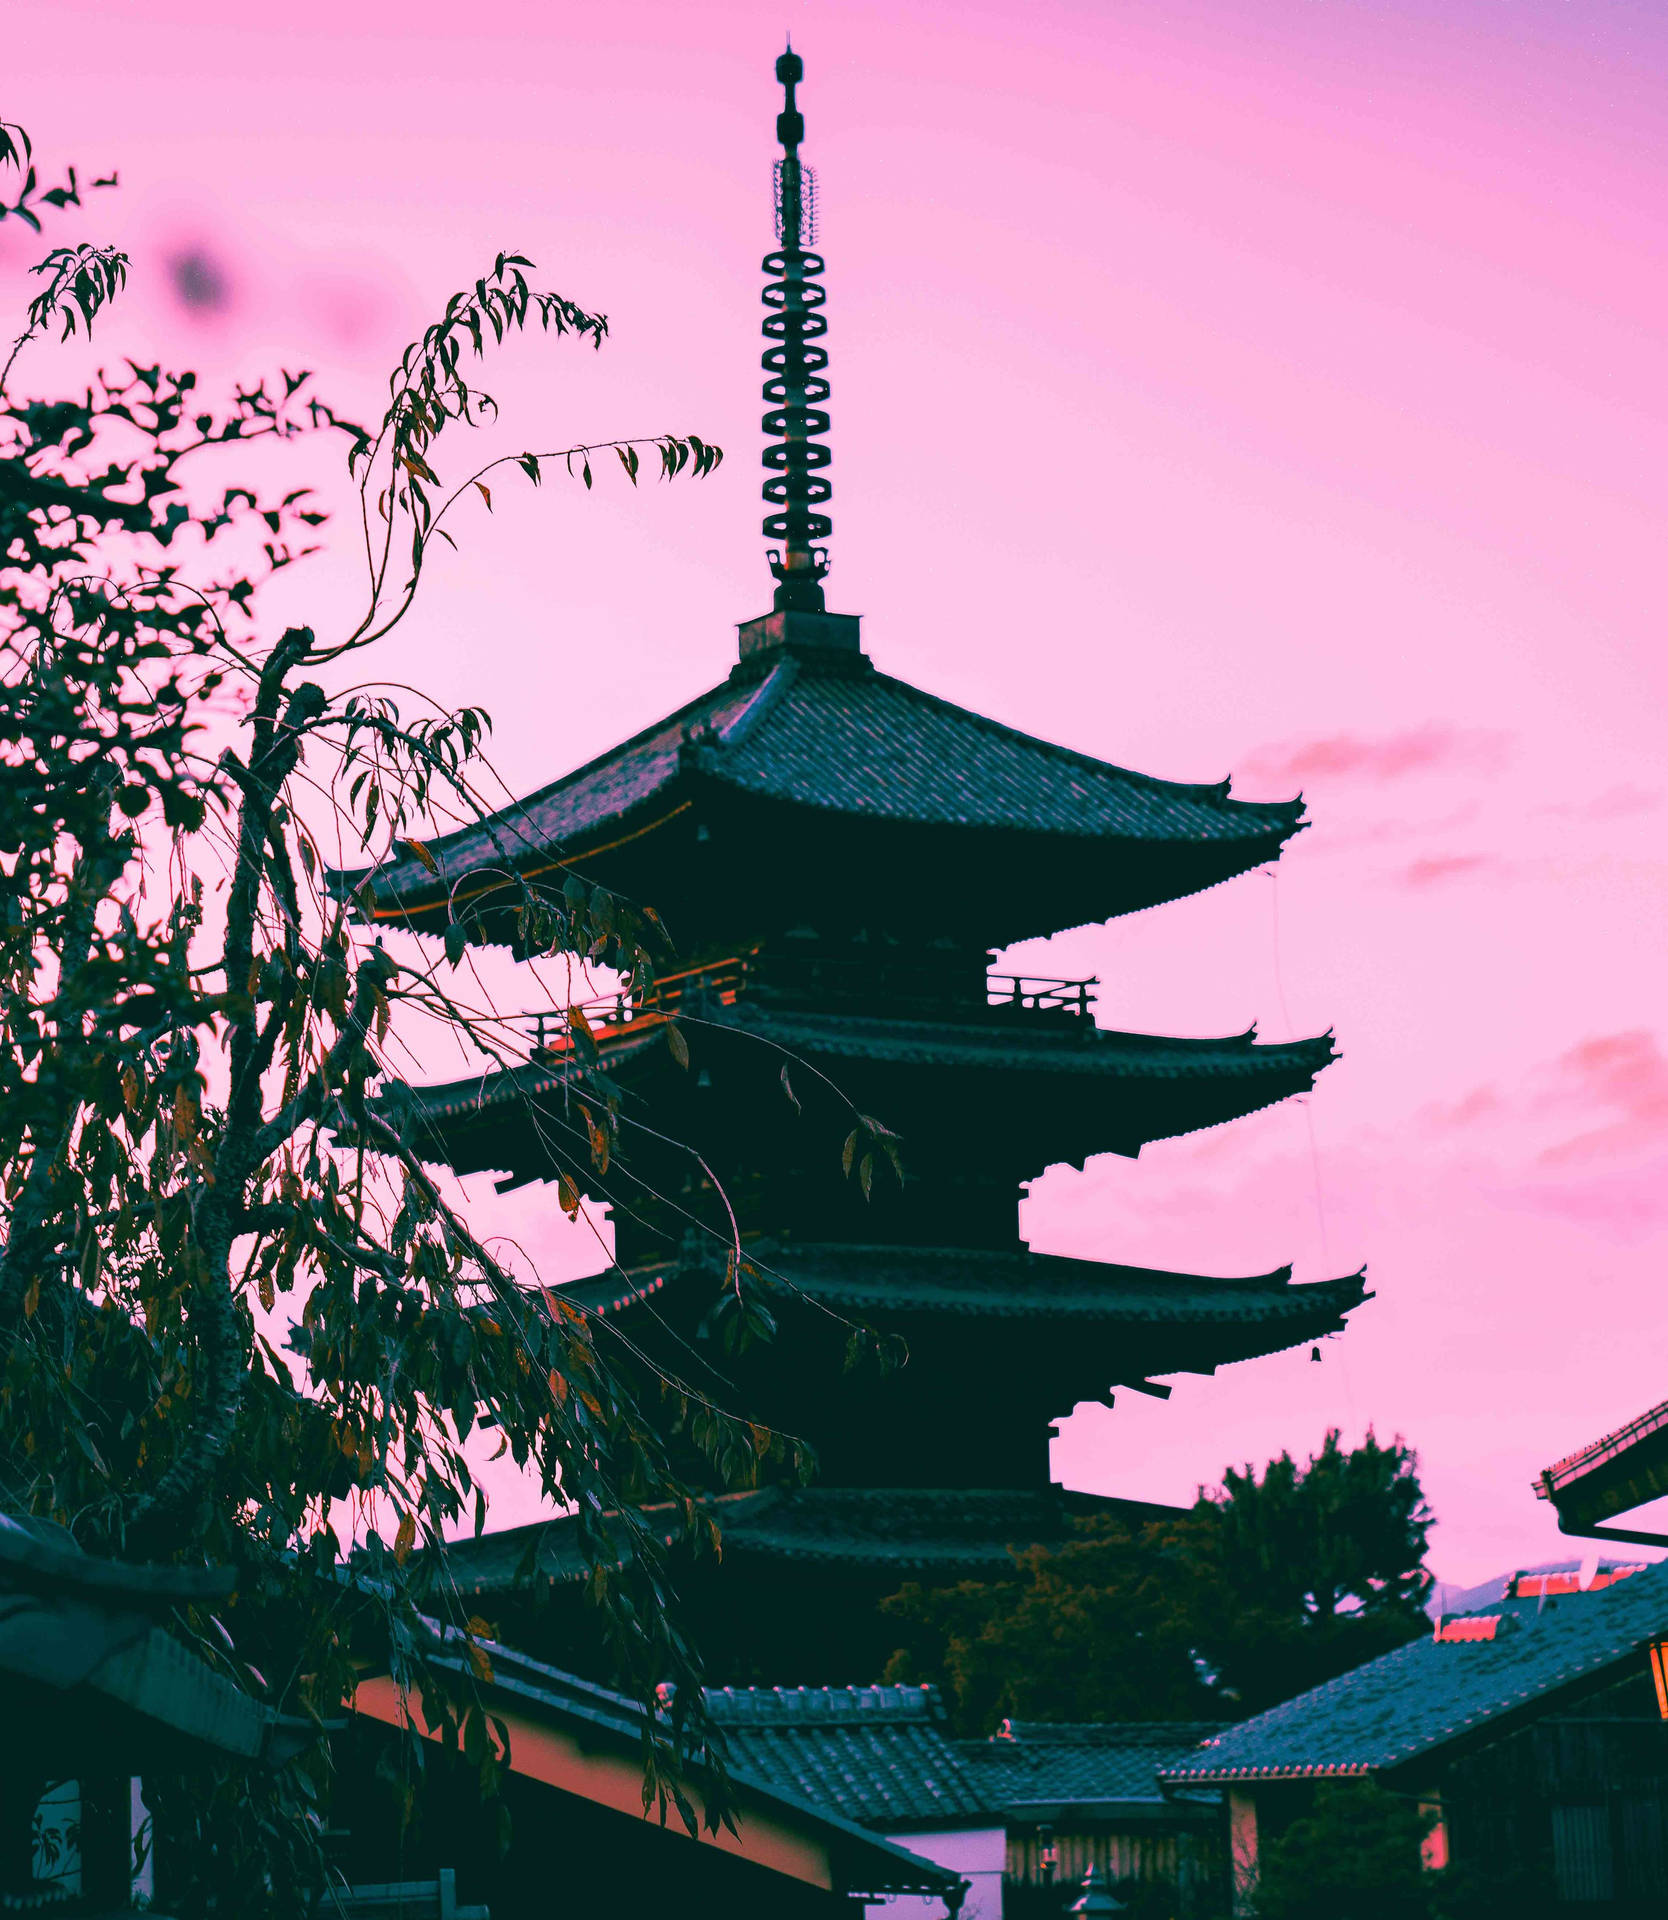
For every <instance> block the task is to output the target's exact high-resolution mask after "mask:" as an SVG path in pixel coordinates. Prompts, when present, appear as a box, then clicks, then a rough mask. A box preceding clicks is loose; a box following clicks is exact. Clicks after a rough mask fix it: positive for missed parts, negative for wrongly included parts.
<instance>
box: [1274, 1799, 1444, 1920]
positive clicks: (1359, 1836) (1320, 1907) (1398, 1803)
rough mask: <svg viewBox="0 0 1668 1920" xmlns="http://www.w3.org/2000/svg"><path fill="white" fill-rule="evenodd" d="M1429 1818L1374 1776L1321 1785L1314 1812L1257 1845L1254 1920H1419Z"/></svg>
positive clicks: (1424, 1900)
mask: <svg viewBox="0 0 1668 1920" xmlns="http://www.w3.org/2000/svg"><path fill="white" fill-rule="evenodd" d="M1430 1819H1431V1816H1430V1815H1428V1814H1424V1813H1421V1812H1420V1810H1419V1808H1418V1806H1417V1805H1416V1804H1415V1803H1414V1802H1413V1801H1412V1800H1409V1799H1407V1798H1406V1797H1405V1796H1403V1795H1400V1794H1393V1793H1389V1792H1387V1791H1386V1790H1385V1789H1384V1788H1383V1787H1381V1786H1379V1785H1378V1784H1377V1783H1376V1782H1374V1781H1371V1780H1339V1781H1326V1782H1323V1783H1322V1784H1321V1785H1320V1786H1319V1787H1318V1788H1317V1789H1316V1792H1315V1804H1314V1808H1313V1811H1312V1812H1310V1813H1308V1814H1305V1815H1303V1816H1302V1817H1301V1818H1300V1819H1297V1820H1294V1821H1293V1822H1292V1823H1291V1825H1290V1826H1289V1827H1287V1828H1286V1830H1285V1831H1284V1832H1283V1833H1281V1834H1279V1835H1277V1836H1275V1837H1274V1838H1272V1839H1270V1840H1269V1841H1268V1842H1267V1844H1266V1845H1264V1846H1263V1848H1262V1849H1261V1857H1260V1860H1259V1863H1258V1864H1259V1871H1258V1875H1257V1894H1256V1911H1257V1920H1424V1916H1426V1915H1428V1914H1429V1913H1430V1912H1431V1892H1432V1887H1433V1878H1434V1877H1433V1876H1432V1875H1430V1874H1428V1873H1427V1872H1426V1871H1425V1869H1424V1867H1423V1866H1422V1865H1421V1863H1420V1859H1419V1847H1420V1843H1421V1842H1422V1841H1423V1839H1424V1837H1425V1834H1426V1832H1427V1831H1428V1829H1429V1826H1430Z"/></svg>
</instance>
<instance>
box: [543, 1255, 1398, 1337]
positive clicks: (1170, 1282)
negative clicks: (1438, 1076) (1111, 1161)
mask: <svg viewBox="0 0 1668 1920" xmlns="http://www.w3.org/2000/svg"><path fill="white" fill-rule="evenodd" d="M849 1251H850V1254H851V1256H852V1258H853V1264H854V1265H856V1264H857V1263H858V1262H859V1261H860V1260H861V1259H862V1258H863V1256H865V1255H866V1254H873V1255H875V1256H881V1255H885V1256H887V1257H889V1259H890V1260H891V1262H893V1263H895V1264H896V1263H901V1262H903V1261H907V1260H908V1259H909V1258H910V1257H911V1256H912V1255H913V1256H914V1257H915V1259H916V1261H917V1275H916V1277H915V1278H914V1279H913V1281H906V1282H903V1283H898V1282H888V1281H887V1280H885V1279H884V1278H881V1277H879V1276H877V1277H876V1278H875V1279H873V1280H872V1281H870V1282H869V1283H868V1284H864V1283H863V1281H862V1280H861V1279H860V1278H856V1279H851V1278H843V1277H841V1278H831V1277H829V1276H828V1275H827V1274H826V1273H819V1272H818V1271H817V1270H816V1268H815V1266H814V1265H811V1264H808V1263H806V1262H804V1261H803V1260H796V1259H792V1258H789V1259H785V1260H784V1259H782V1257H781V1256H780V1255H776V1256H774V1260H773V1259H772V1258H771V1257H769V1256H766V1255H763V1254H755V1255H754V1256H753V1259H752V1262H751V1264H752V1266H753V1269H754V1271H755V1273H756V1274H757V1275H758V1278H759V1280H760V1282H761V1284H762V1285H763V1286H764V1287H765V1289H766V1290H767V1291H770V1290H772V1289H773V1288H774V1287H776V1286H778V1285H779V1286H781V1287H782V1288H783V1289H784V1290H785V1292H786V1293H788V1294H789V1295H790V1296H791V1295H803V1296H805V1297H806V1298H808V1299H810V1300H812V1301H814V1302H816V1303H817V1304H818V1305H821V1306H826V1307H831V1308H835V1309H839V1310H843V1311H848V1312H856V1313H886V1314H888V1315H893V1316H902V1315H915V1314H919V1315H924V1316H929V1317H939V1316H945V1317H949V1318H953V1319H983V1320H1000V1321H1047V1322H1057V1321H1070V1322H1072V1323H1073V1324H1075V1325H1080V1326H1081V1325H1102V1326H1117V1327H1126V1326H1174V1325H1177V1324H1187V1325H1191V1326H1197V1327H1200V1328H1203V1329H1207V1330H1220V1331H1224V1332H1227V1331H1232V1330H1234V1329H1236V1328H1244V1329H1250V1328H1253V1327H1255V1328H1262V1329H1266V1330H1267V1331H1268V1332H1270V1333H1274V1334H1276V1335H1277V1336H1278V1337H1277V1339H1276V1342H1275V1344H1274V1345H1272V1346H1268V1345H1257V1346H1255V1347H1253V1348H1251V1349H1250V1350H1249V1351H1248V1352H1247V1355H1246V1357H1247V1358H1250V1357H1252V1356H1253V1355H1254V1354H1256V1353H1267V1352H1274V1351H1278V1350H1279V1348H1280V1347H1283V1346H1287V1345H1290V1344H1294V1343H1296V1342H1298V1341H1301V1340H1306V1339H1313V1338H1317V1337H1319V1336H1321V1335H1323V1334H1326V1333H1331V1332H1336V1331H1337V1330H1338V1329H1339V1328H1341V1327H1342V1325H1343V1323H1344V1319H1345V1316H1346V1315H1348V1314H1350V1313H1352V1312H1354V1310H1355V1309H1356V1308H1357V1307H1359V1306H1361V1305H1363V1304H1364V1303H1365V1302H1366V1301H1367V1300H1370V1299H1371V1298H1372V1295H1371V1294H1370V1293H1369V1292H1368V1291H1367V1280H1366V1272H1365V1269H1363V1270H1362V1271H1361V1272H1360V1273H1355V1274H1349V1275H1345V1276H1343V1277H1342V1278H1339V1279H1336V1280H1317V1281H1310V1282H1307V1283H1305V1284H1303V1285H1293V1284H1291V1280H1290V1269H1289V1268H1288V1269H1282V1270H1281V1271H1280V1272H1278V1273H1274V1274H1268V1275H1263V1276H1258V1277H1257V1278H1254V1279H1246V1280H1238V1279H1234V1280H1225V1279H1215V1278H1210V1277H1207V1276H1202V1275H1195V1274H1180V1273H1157V1272H1153V1271H1150V1270H1147V1269H1140V1268H1129V1267H1118V1266H1112V1265H1107V1266H1106V1267H1104V1269H1103V1275H1104V1278H1103V1280H1102V1284H1101V1287H1100V1289H1099V1290H1098V1291H1096V1290H1094V1282H1093V1277H1092V1276H1088V1277H1087V1278H1088V1284H1087V1285H1085V1278H1086V1276H1085V1274H1084V1272H1083V1270H1084V1269H1085V1268H1087V1267H1088V1266H1089V1265H1090V1263H1088V1262H1080V1261H1070V1262H1068V1261H1059V1262H1055V1263H1052V1264H1053V1265H1055V1266H1056V1267H1059V1268H1066V1267H1069V1268H1071V1269H1073V1270H1074V1271H1073V1273H1072V1275H1071V1283H1072V1284H1074V1285H1075V1287H1076V1289H1077V1290H1076V1291H1075V1292H1072V1291H1067V1290H1066V1286H1065V1285H1063V1284H1059V1283H1058V1282H1056V1284H1053V1285H1051V1284H1050V1283H1051V1280H1054V1279H1055V1276H1054V1275H1053V1274H1051V1273H1050V1265H1051V1263H1050V1261H1049V1260H1048V1258H1047V1257H1046V1256H1040V1257H1037V1258H1036V1259H1035V1262H1034V1268H1035V1271H1034V1273H1032V1274H1028V1275H1027V1278H1028V1279H1029V1280H1030V1282H1031V1283H1030V1284H1029V1285H1028V1286H1024V1287H1020V1286H1012V1287H1005V1288H1004V1287H991V1286H986V1287H983V1288H980V1287H972V1286H966V1285H963V1286H958V1285H957V1284H956V1283H955V1281H954V1279H953V1278H952V1279H946V1280H943V1281H935V1280H934V1279H933V1278H932V1277H931V1276H930V1275H929V1276H922V1275H921V1274H920V1272H919V1268H920V1267H921V1266H924V1265H925V1264H926V1262H925V1261H924V1260H922V1259H921V1258H920V1256H921V1253H922V1252H923V1251H924V1250H921V1249H884V1250H883V1249H872V1250H871V1249H866V1248H862V1247H853V1248H851V1249H850V1250H849ZM930 1257H931V1259H932V1260H933V1261H935V1262H937V1263H941V1264H942V1265H943V1266H945V1267H946V1268H948V1269H950V1270H952V1272H954V1271H955V1270H956V1269H957V1268H961V1269H963V1270H966V1269H969V1268H971V1269H975V1270H976V1269H977V1268H978V1266H980V1265H981V1264H983V1258H982V1256H981V1255H979V1254H977V1253H973V1254H966V1255H962V1254H959V1253H956V1252H953V1251H948V1250H942V1251H941V1250H932V1251H931V1255H930ZM777 1263H779V1265H778V1264H777ZM720 1278H721V1276H720V1275H719V1273H718V1271H717V1270H716V1269H714V1268H709V1267H705V1266H694V1267H669V1268H668V1267H657V1268H655V1269H653V1270H641V1271H638V1272H635V1273H611V1274H608V1273H605V1274H598V1275H596V1276H594V1277H593V1278H590V1279H587V1280H573V1281H569V1282H567V1283H566V1285H564V1286H563V1287H562V1289H561V1291H562V1293H563V1295H564V1296H565V1297H567V1298H569V1299H571V1300H573V1301H575V1302H576V1304H578V1305H580V1306H583V1307H584V1308H586V1309H587V1310H588V1311H589V1312H591V1313H594V1314H596V1315H597V1316H598V1317H599V1318H602V1319H615V1320H617V1319H621V1318H623V1317H625V1316H627V1315H629V1314H631V1313H632V1312H634V1311H635V1310H637V1309H639V1308H642V1307H645V1306H648V1305H649V1304H650V1303H651V1302H653V1303H654V1304H655V1307H656V1310H658V1309H659V1308H660V1307H662V1306H665V1305H667V1304H668V1303H669V1302H670V1301H672V1300H674V1299H675V1298H676V1297H677V1296H678V1295H680V1294H684V1293H691V1292H692V1293H694V1294H695V1295H696V1296H697V1297H698V1298H701V1299H704V1298H705V1297H707V1296H708V1295H710V1293H711V1292H712V1290H713V1289H714V1288H715V1287H716V1286H717V1285H718V1284H719V1281H720ZM1061 1278H1062V1279H1063V1276H1062V1277H1061Z"/></svg>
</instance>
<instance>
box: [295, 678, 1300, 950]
mask: <svg viewBox="0 0 1668 1920" xmlns="http://www.w3.org/2000/svg"><path fill="white" fill-rule="evenodd" d="M703 785H704V786H707V787H709V788H710V789H711V790H712V792H713V793H714V795H715V796H717V795H723V796H728V797H729V798H730V799H731V801H732V803H735V802H739V803H741V804H742V805H744V806H751V807H757V808H759V809H762V810H764V812H766V813H770V814H775V815H777V816H779V822H780V823H781V824H782V825H783V827H784V834H785V837H786V838H788V839H790V840H791V839H792V838H793V837H794V830H795V829H794V823H795V822H796V821H797V822H800V823H802V824H808V823H810V822H812V821H818V822H821V823H823V824H824V825H825V826H832V827H833V828H834V829H835V830H836V831H844V830H849V831H852V832H860V831H869V832H872V831H874V830H875V829H881V830H885V831H893V830H898V831H902V832H904V833H905V834H911V835H912V834H917V833H925V834H929V835H933V836H939V835H949V836H952V837H953V839H954V840H955V841H957V842H959V843H961V844H962V845H963V846H964V847H965V848H967V849H968V850H969V852H970V853H971V852H973V851H975V850H977V849H980V848H989V849H992V850H993V854H994V853H995V852H997V851H1003V852H1007V853H1010V854H1011V853H1012V851H1013V849H1014V847H1015V846H1017V845H1021V844H1028V845H1031V846H1033V847H1038V848H1042V847H1046V846H1049V845H1052V846H1054V847H1055V848H1057V849H1058V850H1059V852H1060V854H1061V855H1062V856H1063V857H1065V858H1067V859H1068V860H1069V861H1071V862H1074V863H1080V864H1085V863H1092V862H1093V861H1094V859H1095V853H1096V850H1097V849H1098V850H1099V851H1100V852H1101V854H1102V855H1103V856H1104V857H1111V858H1114V859H1117V860H1118V861H1119V862H1120V863H1121V864H1122V865H1124V866H1127V865H1128V864H1129V862H1130V861H1131V860H1135V861H1138V862H1139V863H1140V865H1141V868H1142V876H1143V877H1142V878H1141V880H1140V881H1139V882H1136V883H1133V884H1134V891H1133V894H1131V893H1130V892H1129V888H1130V886H1131V884H1132V883H1131V881H1130V877H1129V875H1128V874H1127V873H1125V874H1120V875H1119V876H1118V878H1117V880H1116V881H1115V882H1111V881H1109V883H1108V888H1107V899H1108V901H1109V902H1112V901H1114V900H1115V901H1116V904H1108V905H1107V906H1106V907H1105V909H1104V910H1103V911H1100V912H1095V911H1088V912H1086V914H1085V917H1086V918H1088V919H1094V918H1105V917H1106V915H1107V913H1111V912H1116V913H1123V912H1129V911H1134V910H1136V909H1137V908H1139V907H1143V906H1150V905H1157V904H1160V903H1161V902H1163V901H1165V900H1168V899H1175V898H1180V897H1182V896H1183V895H1185V894H1188V893H1192V892H1196V891H1198V890H1199V889H1201V888H1202V887H1206V886H1213V885H1216V884H1219V883H1220V882H1221V881H1222V880H1225V879H1229V878H1232V877H1233V876H1234V875H1235V874H1237V873H1242V872H1245V871H1247V870H1249V869H1250V868H1252V867H1255V866H1258V865H1261V864H1262V863H1264V862H1266V861H1268V860H1271V859H1274V858H1277V857H1278V855H1279V853H1280V852H1281V850H1282V849H1283V847H1284V846H1285V844H1286V842H1287V841H1288V840H1290V839H1291V837H1292V836H1293V834H1295V833H1297V832H1298V831H1300V829H1301V828H1302V827H1303V825H1304V824H1305V821H1304V803H1303V800H1302V798H1301V797H1298V798H1296V799H1293V800H1289V801H1274V802H1270V801H1244V800H1236V799H1234V798H1233V797H1232V795H1231V793H1230V789H1229V783H1228V782H1227V781H1225V780H1224V781H1222V782H1220V783H1219V784H1216V785H1197V784H1187V783H1183V782H1179V781H1167V780H1160V779H1157V778H1155V777H1154V776H1152V775H1148V774H1140V773H1135V772H1132V771H1130V770H1129V769H1127V768H1124V767H1119V766H1116V765H1114V764H1112V763H1111V762H1108V761H1102V760H1097V759H1094V758H1093V757H1092V756H1090V755H1087V754H1080V753H1077V752H1074V751H1073V750H1071V749H1069V748H1065V747H1059V746H1055V745H1054V744H1052V743H1051V742H1048V741H1044V740H1038V739H1036V738H1034V737H1033V736H1031V735H1028V734H1023V733H1020V732H1019V731H1017V730H1016V729H1014V728H1011V727H1006V726H1003V725H1002V723H1001V722H999V721H995V720H991V719H989V718H987V717H986V716H984V715H981V714H974V713H971V712H969V711H967V710H966V709H963V708H959V707H956V706H954V705H952V704H951V703H950V702H947V701H943V700H940V699H938V698H937V697H936V696H935V695H932V694H928V693H924V692H922V691H921V689H919V688H915V687H910V686H909V685H908V684H907V683H906V682H903V681H899V680H895V679H892V678H890V677H889V676H887V675H884V674H872V673H869V674H860V675H857V676H856V677H855V679H854V678H852V677H850V676H845V675H836V676H834V677H833V678H828V677H825V676H823V675H820V674H817V673H807V672H806V671H805V670H804V669H803V668H802V667H801V666H800V665H798V664H797V663H796V662H795V661H793V660H791V659H786V660H783V661H781V662H780V663H779V664H778V665H776V666H775V667H774V668H773V669H772V670H771V671H770V672H769V673H767V674H766V675H765V677H764V678H763V680H762V681H758V680H751V679H749V678H747V677H746V676H745V675H744V676H742V677H741V678H739V679H738V678H734V677H733V678H732V679H731V680H730V681H726V682H725V683H723V684H722V685H720V686H718V687H716V688H713V689H711V690H709V691H708V692H706V693H704V694H701V695H699V696H698V697H697V698H696V699H694V700H692V701H690V702H688V703H687V704H686V705H685V706H683V707H681V708H679V709H678V711H677V712H676V713H674V714H671V715H669V716H668V717H667V718H665V719H663V720H659V721H656V722H655V723H654V724H653V725H652V726H649V727H646V728H644V729H643V730H642V731H641V732H640V733H638V734H635V735H634V736H633V737H632V738H631V739H629V740H627V741H625V742H623V743H622V744H621V745H619V746H617V747H614V748H612V749H610V750H609V751H608V752H607V753H604V754H601V755H599V756H597V757H596V758H595V759H593V760H591V761H589V762H587V763H586V764H585V765H584V766H582V767H579V768H577V769H575V770H574V772H572V773H570V774H567V775H564V776H563V777H562V778H561V779H558V780H555V781H552V782H551V783H550V784H549V785H547V786H545V787H541V788H540V789H538V790H537V791H536V792H534V793H531V794H529V795H527V796H526V797H525V798H523V799H520V800H517V801H515V802H514V803H512V804H511V805H510V806H507V807H503V808H500V809H499V810H498V811H497V812H496V813H494V814H493V815H491V816H490V818H489V819H488V820H487V821H486V822H484V823H480V824H476V825H472V826H466V827H461V828H458V829H456V830H454V831H453V832H451V833H447V834H442V835H439V836H437V837H436V838H434V839H433V840H430V841H428V842H426V843H425V844H426V851H427V852H428V854H429V855H430V856H431V858H432V859H433V861H434V863H435V868H434V869H431V867H430V865H429V864H428V862H427V861H425V860H424V859H422V858H421V857H420V856H418V855H414V854H408V855H406V856H405V857H404V858H403V859H400V860H398V861H395V862H393V863H391V864H389V865H387V866H384V867H382V868H380V869H376V870H373V869H370V868H364V867H361V868H354V869H332V870H331V871H330V873H329V876H328V878H329V884H330V886H331V889H332V891H334V892H335V893H337V894H339V895H344V894H347V893H349V892H351V891H353V890H354V889H355V888H357V887H358V886H360V885H361V884H362V883H363V882H364V881H365V880H367V879H371V880H372V883H373V888H374V897H375V903H376V904H375V913H376V917H377V918H378V919H379V920H382V921H384V922H386V923H390V924H403V925H405V926H408V927H410V928H412V929H413V930H415V931H419V932H431V933H432V932H436V931H439V930H440V928H441V927H443V926H444V924H445V921H446V918H447V913H448V899H449V898H451V899H470V898H478V897H481V896H483V895H486V894H489V893H491V892H492V891H493V890H494V889H496V888H498V887H501V886H504V885H506V883H507V881H508V879H509V875H508V874H507V873H506V868H507V869H509V870H510V872H513V873H514V874H517V875H519V876H520V877H521V878H522V879H524V880H525V879H536V878H540V877H543V876H546V875H550V874H553V873H557V872H560V871H562V870H563V869H564V868H566V867H569V866H583V865H585V864H586V863H588V862H592V861H596V860H600V859H602V858H603V857H604V856H605V855H608V854H610V853H613V852H615V851H616V850H617V849H619V848H621V847H623V846H624V845H626V844H627V843H628V842H629V841H631V840H634V839H637V838H639V837H642V836H646V835H648V834H650V833H653V832H654V831H656V830H657V829H658V828H659V827H660V826H661V825H663V824H664V823H665V822H666V821H667V820H669V819H671V818H674V817H676V816H677V815H679V814H681V813H683V812H685V811H686V810H687V809H688V808H689V807H690V806H691V805H693V804H694V797H695V794H696V792H697V790H698V789H699V788H700V787H702V786H703ZM761 823H762V815H761ZM935 844H939V845H943V844H945V843H944V842H943V841H935ZM1166 866H1174V868H1175V872H1174V873H1173V874H1171V875H1170V876H1169V879H1168V880H1166V879H1165V878H1161V877H1159V876H1160V875H1161V874H1162V872H1163V870H1164V869H1165V868H1166ZM435 869H438V871H436V870H435ZM1094 890H1096V889H1091V891H1094ZM1126 896H1127V897H1126Z"/></svg>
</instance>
